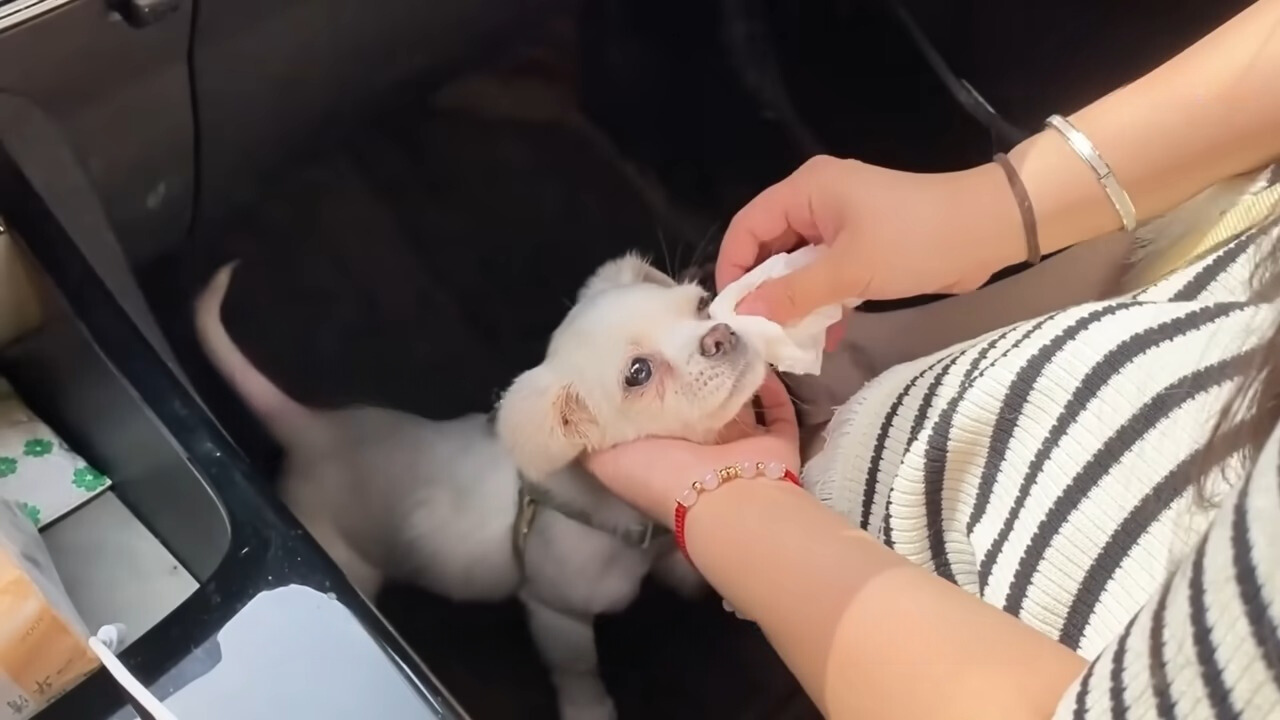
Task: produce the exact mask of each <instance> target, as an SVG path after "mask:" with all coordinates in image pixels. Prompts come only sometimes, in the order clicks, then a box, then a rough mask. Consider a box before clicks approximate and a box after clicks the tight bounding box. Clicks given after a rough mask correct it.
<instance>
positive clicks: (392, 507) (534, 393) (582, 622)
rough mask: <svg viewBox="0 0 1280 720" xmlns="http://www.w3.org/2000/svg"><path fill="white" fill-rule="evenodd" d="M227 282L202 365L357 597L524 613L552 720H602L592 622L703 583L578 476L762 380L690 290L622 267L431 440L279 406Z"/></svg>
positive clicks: (205, 331) (694, 433) (726, 410)
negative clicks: (493, 406)
mask: <svg viewBox="0 0 1280 720" xmlns="http://www.w3.org/2000/svg"><path fill="white" fill-rule="evenodd" d="M230 279H231V266H228V267H225V268H223V269H222V270H220V271H219V272H218V273H217V275H215V276H214V278H213V280H212V281H211V283H210V284H209V287H208V288H207V289H206V290H205V291H204V293H203V294H202V295H201V297H200V298H199V299H198V300H197V302H196V327H197V331H198V334H199V337H200V341H201V344H202V345H203V346H204V349H205V352H206V353H208V355H209V357H210V359H211V360H212V361H213V363H214V365H215V366H216V367H217V368H218V370H219V371H220V372H221V373H222V374H223V376H224V377H225V378H226V379H227V381H228V382H229V383H230V384H231V385H232V386H233V387H234V388H235V390H236V391H237V392H238V393H239V394H240V396H241V397H242V398H243V400H244V402H245V403H246V404H247V405H248V406H249V407H250V409H251V410H252V411H253V412H254V413H255V414H256V415H257V416H258V417H259V418H260V419H261V421H262V422H263V423H264V425H266V427H267V429H268V430H269V431H270V432H271V434H272V435H273V436H274V437H275V438H276V439H277V440H278V441H279V442H280V444H281V445H282V446H283V447H284V449H285V467H284V473H283V477H282V479H281V493H282V495H283V498H284V500H285V502H286V503H287V504H288V505H289V507H290V508H291V509H292V510H293V512H294V514H295V515H297V517H298V519H299V520H300V521H301V522H302V523H303V524H304V525H305V526H306V527H307V529H308V530H310V532H311V533H312V535H313V536H315V538H316V540H317V541H318V542H319V543H320V544H321V545H322V546H323V547H324V548H325V550H326V551H327V552H328V553H329V554H330V555H331V556H332V557H333V559H334V560H335V561H336V562H337V563H338V565H339V566H340V567H341V568H342V570H343V572H345V573H346V575H347V577H348V578H350V580H351V581H352V583H353V584H355V585H356V587H357V588H359V589H360V590H361V592H363V593H364V594H365V595H366V596H367V597H370V598H372V597H373V596H374V595H375V594H376V593H377V590H378V588H379V587H380V586H381V584H382V582H383V581H384V580H387V579H396V580H400V581H404V582H409V583H414V584H416V585H419V586H421V587H424V588H427V589H429V590H431V591H433V592H436V593H439V594H441V595H444V596H446V597H449V598H452V599H454V600H462V601H467V600H497V599H502V598H506V597H510V596H512V595H518V596H519V597H520V599H521V600H522V601H523V603H524V605H525V606H526V608H527V610H528V616H529V623H530V628H531V630H532V634H533V637H534V640H535V642H536V643H537V645H538V648H539V650H540V651H541V653H542V655H543V658H544V659H545V660H546V662H547V665H548V666H549V668H550V670H551V673H552V679H553V681H554V683H555V686H556V689H557V693H558V696H559V704H560V714H561V717H563V718H566V720H569V719H577V718H583V719H587V718H611V717H614V716H615V715H616V713H615V711H614V707H613V702H612V700H611V699H610V698H609V695H608V693H607V692H606V690H605V687H604V684H603V683H602V682H601V680H600V677H599V675H598V671H597V663H596V649H595V635H594V631H593V628H592V621H593V618H594V616H595V615H597V614H599V613H606V612H615V611H618V610H622V609H623V608H625V607H626V606H627V605H628V604H630V603H631V601H632V600H633V599H634V597H635V595H636V593H637V591H638V590H639V587H640V582H641V580H642V579H643V578H644V577H645V576H646V575H647V574H648V573H649V572H650V571H651V570H653V571H656V572H657V573H658V574H659V575H660V576H661V577H662V578H663V579H664V580H666V581H668V582H670V583H672V584H673V585H675V586H676V587H677V588H678V589H683V590H691V589H695V588H696V587H698V581H699V579H698V577H697V575H696V573H694V571H693V570H692V568H690V567H689V566H688V565H687V564H685V563H684V562H683V558H681V557H680V556H679V555H678V553H676V552H675V551H674V550H673V543H672V541H671V538H670V536H669V534H666V533H664V532H661V531H660V530H657V529H656V528H655V526H654V525H652V524H651V523H648V522H647V521H646V519H645V518H644V517H642V516H641V515H640V514H639V513H638V512H637V511H636V510H635V509H633V508H632V507H630V506H629V505H627V504H626V503H624V502H622V501H621V500H620V499H618V498H617V497H615V496H613V495H612V494H610V493H609V492H607V491H606V490H605V489H604V487H603V486H601V485H600V484H599V482H597V481H596V480H595V479H594V478H593V477H591V476H590V475H589V474H588V473H586V472H585V471H583V470H582V469H581V467H580V466H579V465H578V464H577V463H576V459H577V458H578V456H579V455H581V454H582V453H583V452H585V451H589V450H595V449H601V448H607V447H610V446H613V445H617V444H619V443H623V442H626V441H629V440H633V439H636V438H641V437H645V436H654V435H657V436H667V437H683V438H687V439H691V440H698V441H703V440H709V439H711V438H712V437H713V436H714V435H715V434H716V432H717V431H718V430H719V429H720V428H722V427H723V426H724V425H725V424H727V423H728V422H729V421H730V420H732V418H733V417H734V416H735V415H736V414H737V412H738V411H739V410H741V409H742V407H743V406H744V405H745V404H746V403H748V402H749V401H750V399H751V397H752V396H753V395H754V394H755V392H756V390H757V389H759V386H760V384H761V382H763V380H764V376H765V372H766V366H765V363H764V361H763V359H762V358H761V357H760V355H759V353H758V352H757V351H756V350H755V349H753V348H752V347H750V346H749V345H748V344H747V343H746V342H743V341H741V340H739V338H738V337H737V336H736V335H735V334H734V333H733V331H732V329H731V328H729V327H728V326H726V325H724V324H716V323H713V322H712V321H710V320H709V319H708V318H707V316H706V314H705V297H704V294H703V291H702V290H701V289H700V288H698V287H697V286H696V285H683V284H677V283H676V282H675V281H673V280H672V279H671V278H669V277H667V276H666V275H664V274H662V273H660V272H658V271H657V270H655V269H653V268H652V267H651V266H649V265H648V264H647V263H645V262H644V261H643V260H641V259H639V258H636V257H634V256H626V257H623V258H620V259H618V260H614V261H611V262H609V263H607V264H605V265H604V266H603V267H601V268H600V269H599V270H598V271H597V272H596V273H595V274H594V275H593V276H592V277H591V278H590V279H589V280H588V281H587V283H586V285H585V286H584V287H583V288H582V290H581V292H580V293H579V295H578V300H577V303H576V305H575V306H574V307H573V309H572V310H571V311H570V312H569V314H568V316H567V317H566V318H565V320H564V321H563V323H561V325H560V327H559V328H558V329H557V330H556V332H555V333H554V334H553V335H552V337H551V342H550V345H549V347H548V349H547V355H546V359H545V360H544V361H543V363H542V364H541V365H539V366H538V367H536V368H534V369H532V370H529V371H527V372H525V373H524V374H522V375H521V376H520V377H519V378H517V379H516V381H515V383H514V384H513V385H512V386H511V388H510V389H509V390H508V391H507V392H506V394H505V395H504V396H503V398H502V401H501V402H500V403H499V405H498V408H497V410H496V414H495V415H494V416H484V415H470V416H466V417H462V418H458V419H456V420H450V421H445V422H433V421H429V420H425V419H422V418H420V417H416V416H414V415H409V414H406V413H401V412H396V411H394V410H387V409H383V408H373V407H353V408H347V409H342V410H334V411H322V410H316V409H312V408H308V407H305V406H303V405H301V404H299V403H297V402H295V401H293V400H292V399H290V398H289V397H288V396H286V395H285V394H284V393H283V392H281V391H280V390H279V389H278V388H277V387H276V386H275V385H274V384H273V383H272V382H271V381H270V380H268V379H267V378H266V377H264V376H263V375H262V374H261V373H260V372H258V371H257V369H256V368H254V367H253V365H252V364H251V363H249V361H248V360H247V359H246V358H245V357H244V356H243V355H242V354H241V353H240V351H239V349H238V348H237V347H236V346H235V344H234V343H233V342H232V340H231V338H230V337H229V336H228V335H227V333H226V330H225V328H224V327H223V325H222V322H221V318H220V314H221V305H222V300H223V297H224V296H225V294H226V290H227V286H228V284H229V283H230Z"/></svg>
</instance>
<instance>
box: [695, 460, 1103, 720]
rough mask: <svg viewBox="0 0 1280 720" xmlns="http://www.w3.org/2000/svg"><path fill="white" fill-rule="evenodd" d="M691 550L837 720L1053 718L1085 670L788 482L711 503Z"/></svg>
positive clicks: (741, 490) (700, 508)
mask: <svg viewBox="0 0 1280 720" xmlns="http://www.w3.org/2000/svg"><path fill="white" fill-rule="evenodd" d="M686 542H687V546H688V549H689V553H690V557H691V558H692V559H693V561H694V563H695V564H696V565H697V567H698V569H699V570H700V571H701V572H702V573H703V574H704V575H705V576H706V577H707V579H708V580H709V581H710V582H711V584H712V585H714V586H715V587H716V588H717V589H719V590H720V592H721V594H722V595H724V597H725V598H726V599H727V600H728V601H729V602H730V603H732V604H733V606H734V607H735V608H736V609H737V610H738V611H739V612H741V613H742V614H743V615H745V616H747V617H749V618H752V619H755V620H756V621H757V622H758V623H759V624H760V627H761V628H762V629H763V630H764V632H765V634H766V635H767V636H768V637H769V640H770V642H771V643H772V644H773V646H774V647H775V648H776V649H777V651H778V653H779V654H780V655H781V656H782V658H783V660H784V661H785V662H786V663H787V666H788V667H789V668H791V670H792V672H794V673H795V675H796V677H797V678H799V680H800V682H801V684H803V685H804V687H805V689H806V691H807V692H808V693H809V695H810V697H812V698H813V699H814V700H815V702H817V703H818V705H819V708H820V709H821V710H822V711H823V713H824V714H825V715H826V716H827V717H831V718H858V720H874V719H875V718H931V719H934V720H947V719H948V718H957V719H958V718H1012V719H1016V718H1048V717H1050V716H1052V714H1053V711H1054V708H1055V707H1056V706H1057V704H1058V701H1059V699H1060V698H1061V697H1062V695H1063V693H1064V692H1065V691H1066V689H1067V688H1068V686H1070V684H1071V682H1072V681H1073V680H1075V678H1076V677H1077V676H1078V675H1079V674H1080V673H1081V672H1082V670H1083V668H1084V667H1085V663H1084V661H1083V660H1082V659H1081V658H1080V657H1078V656H1077V655H1075V654H1074V653H1072V652H1071V651H1069V650H1067V649H1066V648H1064V647H1063V646H1061V645H1059V644H1058V643H1056V642H1054V641H1053V640H1051V639H1049V638H1048V637H1045V636H1044V635H1041V634H1040V633H1039V632H1037V631H1035V630H1033V629H1031V628H1030V627H1028V626H1026V625H1024V624H1022V623H1021V622H1019V621H1018V620H1017V619H1015V618H1013V617H1012V616H1009V615H1006V614H1005V613H1003V612H1001V611H1000V610H999V609H997V608H995V607H992V606H990V605H987V604H986V603H984V602H982V601H981V600H979V599H978V598H976V597H974V596H973V595H970V594H969V593H967V592H965V591H964V590H962V589H960V588H958V587H956V586H954V585H952V584H950V583H948V582H946V581H943V580H941V579H939V578H938V577H936V576H935V575H933V574H931V573H930V572H928V571H927V570H925V569H923V568H920V567H918V566H916V565H914V564H912V563H911V562H910V561H908V560H905V559H904V558H902V557H900V556H899V555H897V554H896V553H894V552H893V551H892V550H889V549H888V548H886V547H885V546H884V545H882V544H881V543H880V542H878V541H877V540H876V539H875V538H873V537H871V536H869V535H867V534H866V533H864V532H862V531H859V530H855V529H854V528H852V527H850V526H849V525H848V524H847V523H846V522H845V521H844V519H843V518H841V517H840V516H839V515H837V514H836V513H835V512H833V511H831V510H829V509H827V508H826V507H825V506H823V505H822V504H821V503H819V502H818V501H817V500H815V499H814V498H813V497H811V496H810V495H808V494H807V493H806V492H804V491H803V490H801V489H799V488H796V487H795V486H793V485H790V484H789V483H782V482H768V481H763V480H760V481H756V480H750V481H738V482H736V483H727V484H726V485H725V486H724V487H722V488H720V489H718V490H716V491H715V492H711V493H707V494H705V495H704V496H703V497H702V498H701V499H700V500H699V501H698V504H697V505H696V506H695V507H693V508H692V509H691V510H690V511H689V514H688V520H687V524H686Z"/></svg>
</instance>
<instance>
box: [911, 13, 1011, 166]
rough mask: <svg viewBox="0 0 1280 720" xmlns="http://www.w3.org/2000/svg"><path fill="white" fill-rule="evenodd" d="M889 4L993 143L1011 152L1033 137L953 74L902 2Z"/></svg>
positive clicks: (950, 90) (958, 99) (957, 99)
mask: <svg viewBox="0 0 1280 720" xmlns="http://www.w3.org/2000/svg"><path fill="white" fill-rule="evenodd" d="M887 2H888V4H889V5H890V7H891V9H892V10H893V14H894V15H896V16H897V18H898V20H899V21H901V23H902V25H903V27H904V28H906V31H907V34H908V35H910V36H911V39H912V40H913V41H914V42H915V44H916V47H917V48H919V50H920V52H921V53H922V54H923V55H924V58H925V61H926V62H928V63H929V66H930V67H932V68H933V71H934V72H935V73H936V74H937V75H938V78H939V79H940V80H942V83H943V84H944V85H946V86H947V90H948V91H949V92H950V93H951V95H952V97H954V98H955V99H956V101H957V102H959V103H960V106H961V107H963V108H964V109H965V111H966V112H968V113H969V114H970V115H972V116H973V118H974V119H976V120H977V121H978V122H980V123H982V125H983V126H984V127H986V128H987V129H988V130H989V131H991V136H992V140H993V141H996V142H999V143H1003V145H1004V147H1003V148H1000V149H1005V150H1007V149H1009V148H1011V147H1013V146H1015V145H1017V144H1018V143H1020V142H1022V141H1023V140H1026V139H1027V138H1028V137H1030V133H1028V132H1026V131H1025V130H1022V129H1021V128H1018V127H1016V126H1014V125H1012V124H1011V123H1009V122H1008V121H1007V120H1005V119H1004V118H1003V117H1001V116H1000V113H998V112H996V111H995V109H994V108H992V107H991V104H990V103H988V102H987V101H986V99H984V98H983V97H982V96H981V95H979V94H978V91H977V90H975V89H974V88H973V86H972V85H970V84H969V83H968V82H966V81H964V80H962V79H961V78H959V77H957V76H956V74H955V73H954V72H952V71H951V68H950V66H948V65H947V61H946V60H943V59H942V55H941V54H940V53H939V52H938V50H937V48H935V47H934V46H933V43H931V42H929V38H928V36H926V35H925V34H924V31H923V30H921V29H920V26H919V25H917V24H916V21H915V18H913V17H912V16H911V13H909V12H907V9H906V8H905V7H903V6H902V3H901V2H900V1H899V0H887Z"/></svg>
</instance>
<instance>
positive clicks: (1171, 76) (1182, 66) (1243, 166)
mask: <svg viewBox="0 0 1280 720" xmlns="http://www.w3.org/2000/svg"><path fill="white" fill-rule="evenodd" d="M1070 119H1071V122H1072V124H1074V125H1075V126H1076V127H1077V128H1079V129H1080V131H1081V132H1083V133H1084V134H1085V135H1086V136H1088V138H1089V139H1090V140H1091V141H1092V142H1093V144H1094V146H1096V147H1097V148H1098V152H1099V153H1100V154H1101V155H1102V157H1103V158H1104V159H1105V160H1106V161H1107V163H1108V164H1109V165H1110V166H1111V169H1112V171H1113V172H1114V173H1115V177H1116V179H1117V180H1118V181H1119V183H1120V185H1121V187H1123V188H1124V189H1125V191H1126V192H1128V193H1129V196H1130V198H1131V199H1132V200H1133V203H1134V206H1135V208H1136V209H1137V212H1138V217H1139V219H1150V218H1153V217H1156V216H1158V215H1160V214H1162V213H1165V212H1167V211H1169V210H1170V209H1172V208H1173V207H1175V206H1177V205H1178V204H1179V203H1182V202H1184V201H1185V200H1187V199H1189V198H1191V197H1192V196H1194V195H1195V194H1196V193H1198V192H1200V191H1201V190H1203V189H1205V188H1207V187H1209V186H1210V185H1213V184H1214V183H1217V182H1219V181H1222V180H1224V179H1226V178H1229V177H1232V176H1234V175H1238V174H1240V173H1243V172H1247V171H1249V170H1253V169H1255V168H1258V167H1261V166H1263V165H1265V164H1267V163H1268V162H1270V161H1273V160H1275V159H1277V158H1278V157H1280V0H1258V2H1257V3H1255V4H1254V5H1252V6H1250V7H1249V8H1247V9H1245V10H1244V11H1243V12H1241V13H1240V14H1239V15H1237V16H1236V17H1235V18H1234V19H1232V20H1230V21H1229V22H1227V23H1226V24H1225V25H1223V26H1222V27H1220V28H1218V29H1217V30H1215V31H1214V32H1212V33H1211V34H1209V35H1208V36H1207V37H1205V38H1204V39H1202V40H1201V41H1200V42H1198V43H1196V44H1195V45H1193V46H1192V47H1190V48H1188V49H1187V50H1185V51H1183V52H1182V53H1181V54H1179V55H1178V56H1176V57H1174V58H1173V59H1172V60H1170V61H1168V62H1167V63H1165V64H1164V65H1162V66H1160V67H1159V68H1157V69H1155V70H1153V71H1152V72H1151V73H1149V74H1147V75H1146V76H1144V77H1142V78H1141V79H1139V80H1137V81H1136V82H1134V83H1132V84H1130V85H1127V86H1125V87H1123V88H1120V89H1119V90H1116V91H1115V92H1113V93H1111V94H1110V95H1107V96H1106V97H1103V98H1102V99H1100V100H1097V101H1096V102H1094V103H1093V104H1091V105H1089V106H1088V107H1086V108H1084V109H1083V110H1080V111H1079V112H1077V113H1075V114H1074V115H1072V116H1071V117H1070ZM1010 158H1011V159H1012V160H1013V162H1014V165H1015V166H1016V167H1017V168H1018V171H1019V174H1020V175H1021V176H1022V179H1023V182H1024V183H1025V184H1026V186H1027V189H1028V192H1029V193H1030V195H1031V199H1032V204H1033V205H1034V206H1035V211H1036V217H1037V221H1038V225H1039V231H1040V242H1041V246H1042V248H1043V249H1044V251H1045V252H1052V251H1054V250H1059V249H1061V248H1063V247H1067V246H1069V245H1072V244H1075V243H1077V242H1079V241H1081V240H1086V239H1089V238H1093V237H1097V236H1099V235H1102V234H1104V233H1106V232H1109V231H1112V230H1117V229H1119V228H1120V226H1121V225H1120V218H1119V216H1118V215H1117V214H1116V211H1115V208H1114V207H1113V206H1112V205H1111V202H1110V201H1109V200H1108V198H1107V196H1106V193H1105V192H1104V191H1103V189H1102V186H1101V185H1100V184H1099V183H1098V180H1097V177H1096V176H1095V175H1094V174H1093V171H1092V170H1091V169H1090V168H1089V166H1088V165H1086V164H1085V163H1084V162H1083V161H1082V160H1081V159H1080V157H1079V156H1078V155H1076V154H1075V153H1074V152H1073V151H1072V150H1071V148H1070V147H1069V146H1068V145H1067V143H1066V142H1065V141H1064V140H1063V138H1062V137H1061V136H1060V135H1058V134H1057V132H1056V131H1052V130H1046V131H1045V132H1042V133H1040V134H1038V135H1036V136H1034V137H1032V138H1030V139H1029V140H1027V141H1025V142H1023V143H1022V144H1021V145H1019V146H1018V147H1017V148H1015V149H1014V150H1013V151H1012V152H1011V153H1010ZM983 172H985V174H986V176H985V177H986V182H988V183H989V184H990V185H992V186H993V188H992V192H993V193H995V194H997V195H996V196H997V197H1004V196H1005V195H1007V194H1008V188H1007V186H1005V184H1004V182H1003V180H1004V179H1003V178H1002V177H1000V175H999V169H998V168H993V167H987V168H985V169H984V170H983ZM1008 229H1009V230H1010V231H1011V232H1012V235H1013V236H1012V237H1009V238H1006V244H1007V247H1008V252H1007V253H1006V254H1005V257H1006V258H1007V259H1009V260H1013V261H1016V260H1018V259H1020V258H1021V257H1022V256H1023V255H1024V254H1025V246H1024V245H1023V241H1022V231H1021V227H1020V226H1018V227H1017V228H1008Z"/></svg>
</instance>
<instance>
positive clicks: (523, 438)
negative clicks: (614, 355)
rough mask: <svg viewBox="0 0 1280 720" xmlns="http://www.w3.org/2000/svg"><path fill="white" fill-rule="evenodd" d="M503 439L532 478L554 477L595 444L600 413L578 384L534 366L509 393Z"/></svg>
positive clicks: (500, 417) (502, 409)
mask: <svg viewBox="0 0 1280 720" xmlns="http://www.w3.org/2000/svg"><path fill="white" fill-rule="evenodd" d="M495 426H496V428H497V433H498V439H499V440H500V441H501V442H502V444H503V445H504V446H505V447H506V449H507V452H509V453H511V456H512V459H514V460H515V463H516V467H517V468H519V469H520V472H522V473H524V475H525V476H526V477H528V478H529V479H530V480H538V479H541V478H544V477H546V476H547V475H550V474H551V473H553V472H555V471H556V470H559V469H561V468H563V467H565V466H566V465H568V464H569V463H571V462H573V461H574V460H575V459H577V457H578V456H579V455H581V454H582V453H583V452H584V451H586V450H588V449H590V448H592V447H593V444H594V438H595V437H596V435H597V423H596V417H595V414H594V413H592V412H591V408H590V407H589V406H588V405H587V402H586V400H585V399H584V398H583V397H582V395H581V394H580V393H579V392H578V391H577V390H576V389H575V388H574V387H573V385H572V384H570V383H567V382H565V381H563V380H562V379H560V378H559V377H557V375H556V373H555V372H554V371H553V370H552V369H551V368H549V367H547V366H545V365H540V366H538V367H536V368H534V369H532V370H529V371H527V372H525V373H523V374H522V375H520V377H518V378H516V381H515V382H514V383H512V384H511V387H510V388H509V389H508V390H507V392H506V393H504V394H503V396H502V400H501V402H499V403H498V413H497V418H496V421H495Z"/></svg>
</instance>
